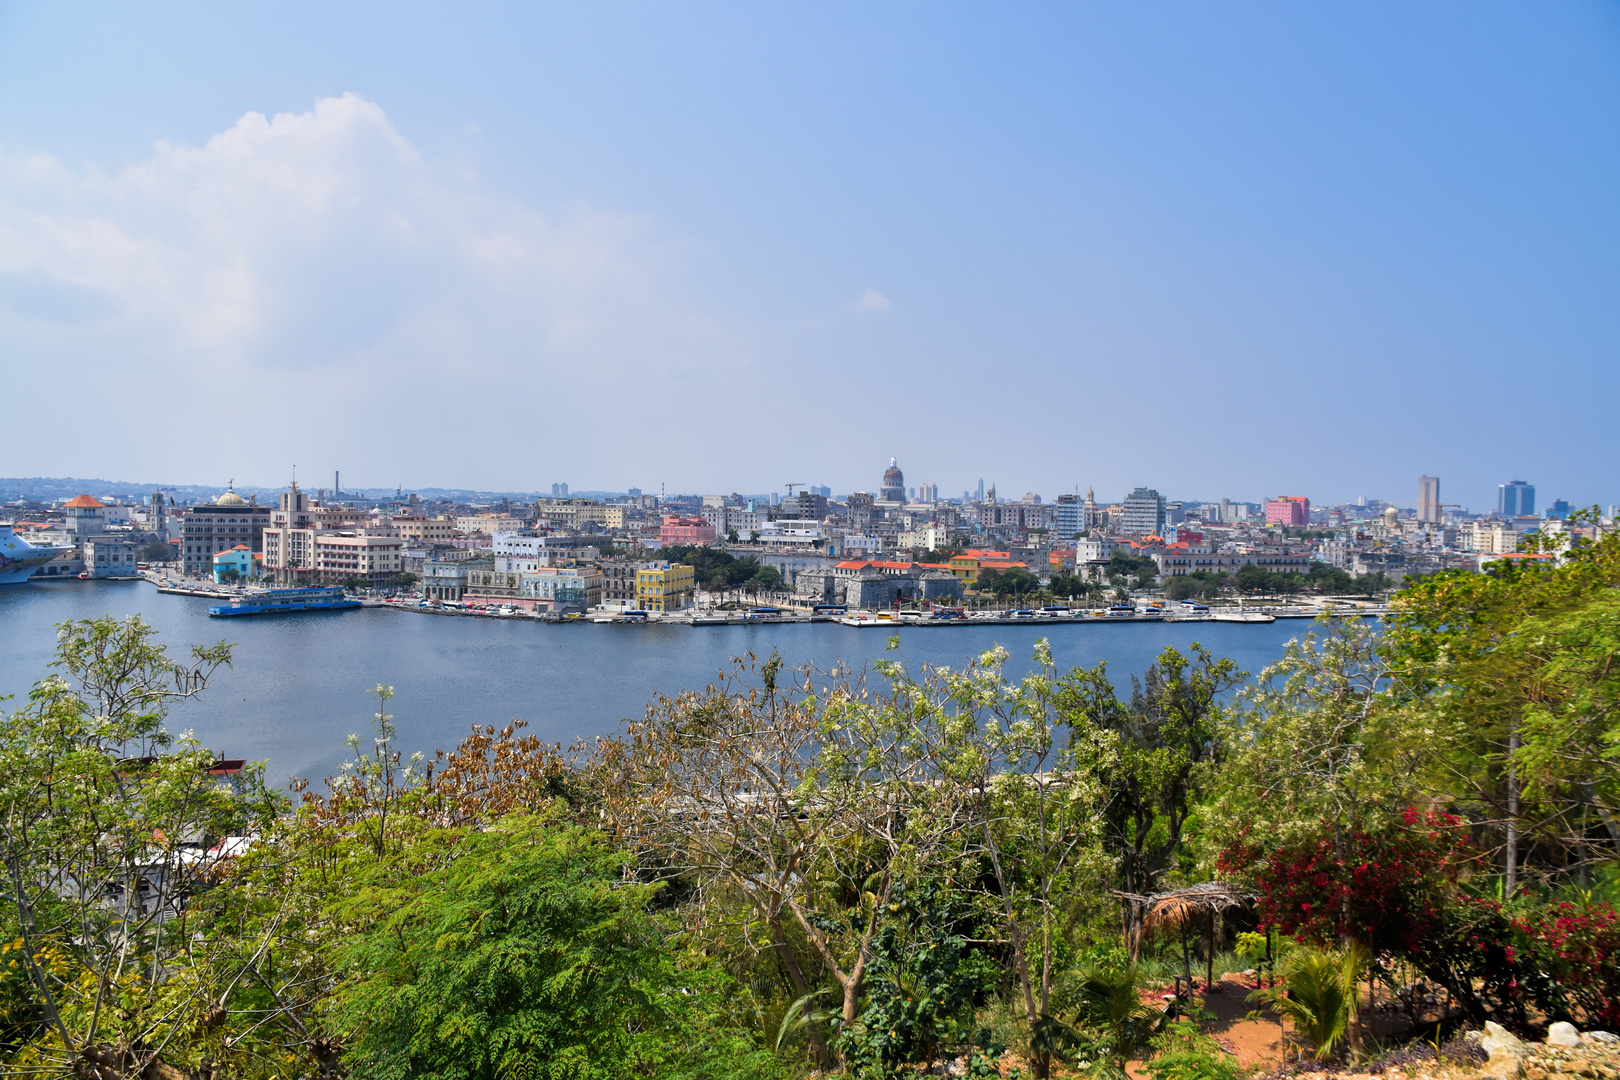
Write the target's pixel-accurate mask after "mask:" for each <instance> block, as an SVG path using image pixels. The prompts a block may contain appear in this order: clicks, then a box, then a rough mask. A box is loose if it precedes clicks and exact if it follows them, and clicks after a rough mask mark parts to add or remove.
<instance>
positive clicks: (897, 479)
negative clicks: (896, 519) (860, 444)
mask: <svg viewBox="0 0 1620 1080" xmlns="http://www.w3.org/2000/svg"><path fill="white" fill-rule="evenodd" d="M878 499H879V500H880V501H882V502H892V503H903V502H905V501H906V474H905V473H903V472H901V471H900V465H899V463H898V462H897V461H896V460H895V459H894V458H890V459H889V467H888V468H887V469H884V470H883V483H882V485H881V486H879V488H878Z"/></svg>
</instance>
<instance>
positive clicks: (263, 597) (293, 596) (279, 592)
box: [208, 585, 360, 616]
mask: <svg viewBox="0 0 1620 1080" xmlns="http://www.w3.org/2000/svg"><path fill="white" fill-rule="evenodd" d="M359 606H360V601H358V600H356V599H355V598H354V597H352V596H350V595H348V594H347V593H345V592H344V591H343V590H342V589H341V588H339V587H338V586H336V585H316V586H312V587H310V588H302V589H262V590H260V591H259V592H254V593H248V594H247V595H246V596H244V597H242V598H241V599H239V600H233V601H231V602H230V603H229V604H216V605H215V606H213V607H211V608H209V609H208V614H209V615H211V616H226V615H273V614H275V613H277V612H283V611H287V612H292V611H343V610H345V609H347V608H357V607H359Z"/></svg>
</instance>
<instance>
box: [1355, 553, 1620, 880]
mask: <svg viewBox="0 0 1620 1080" xmlns="http://www.w3.org/2000/svg"><path fill="white" fill-rule="evenodd" d="M1491 570H1492V572H1491V573H1488V574H1466V575H1465V574H1455V573H1453V574H1441V575H1436V576H1433V577H1428V578H1425V579H1423V580H1422V581H1420V582H1418V583H1417V584H1415V585H1414V586H1413V587H1412V588H1410V589H1407V590H1405V591H1403V592H1402V593H1400V594H1399V595H1398V596H1397V598H1396V600H1395V602H1394V604H1393V608H1394V610H1393V611H1392V613H1391V615H1390V617H1389V618H1388V619H1387V621H1386V628H1387V629H1386V634H1385V644H1384V651H1385V655H1386V657H1387V659H1388V662H1389V664H1390V667H1391V670H1392V672H1393V673H1394V674H1395V675H1396V678H1395V680H1394V682H1393V683H1392V690H1391V693H1390V695H1389V696H1390V700H1391V707H1390V715H1389V725H1388V730H1389V739H1388V747H1389V752H1390V753H1391V754H1392V755H1393V756H1394V757H1395V758H1396V759H1397V760H1398V761H1399V763H1400V767H1402V768H1405V769H1409V770H1410V771H1411V773H1412V775H1413V776H1415V777H1417V778H1418V779H1419V781H1420V783H1422V784H1423V785H1424V787H1425V788H1426V789H1427V790H1428V791H1429V792H1431V793H1433V794H1435V795H1438V796H1441V797H1443V798H1446V799H1449V800H1452V801H1453V804H1454V805H1455V806H1456V807H1457V808H1458V810H1459V811H1460V812H1462V813H1464V814H1466V815H1467V816H1469V817H1471V818H1473V819H1474V820H1476V821H1478V822H1479V823H1480V824H1481V825H1482V826H1484V828H1485V829H1486V830H1488V832H1489V834H1490V835H1492V836H1493V837H1494V839H1495V841H1496V845H1497V851H1498V853H1499V854H1498V859H1499V864H1500V865H1501V867H1502V876H1503V883H1504V888H1505V891H1506V892H1507V893H1508V894H1512V893H1513V892H1514V891H1515V890H1516V889H1517V888H1518V886H1519V883H1520V879H1521V877H1522V876H1523V874H1524V873H1525V872H1526V868H1527V866H1528V867H1529V870H1530V872H1532V873H1535V874H1537V875H1540V876H1546V877H1550V878H1552V879H1554V880H1562V881H1573V882H1576V883H1579V882H1583V881H1586V882H1589V881H1590V880H1591V876H1592V874H1593V873H1594V871H1596V870H1598V869H1601V868H1604V867H1609V866H1615V865H1620V775H1617V773H1616V770H1615V769H1614V768H1612V766H1611V765H1610V762H1612V760H1613V759H1612V753H1611V748H1612V746H1613V745H1614V744H1615V742H1616V741H1620V724H1617V721H1616V714H1615V712H1614V708H1613V705H1614V702H1615V700H1616V697H1617V692H1616V686H1617V681H1620V672H1617V671H1616V667H1615V664H1614V662H1613V658H1614V657H1615V655H1616V631H1615V620H1616V617H1617V615H1616V612H1617V610H1620V609H1617V607H1616V604H1615V591H1614V590H1615V587H1616V586H1617V585H1620V536H1617V535H1615V534H1610V535H1607V536H1605V537H1603V538H1602V539H1601V540H1599V541H1598V542H1596V543H1593V544H1582V545H1576V546H1573V547H1572V548H1571V550H1570V551H1569V552H1568V553H1567V554H1566V555H1565V556H1564V558H1563V561H1562V563H1561V564H1558V565H1552V566H1528V567H1507V566H1502V565H1501V564H1493V565H1492V567H1491Z"/></svg>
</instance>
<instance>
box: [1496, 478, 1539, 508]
mask: <svg viewBox="0 0 1620 1080" xmlns="http://www.w3.org/2000/svg"><path fill="white" fill-rule="evenodd" d="M1496 512H1497V513H1498V514H1501V515H1502V516H1503V517H1532V516H1534V515H1535V512H1536V486H1535V485H1534V484H1527V483H1525V482H1524V481H1523V480H1509V481H1508V482H1507V483H1505V484H1503V485H1502V486H1501V487H1499V488H1497V489H1496Z"/></svg>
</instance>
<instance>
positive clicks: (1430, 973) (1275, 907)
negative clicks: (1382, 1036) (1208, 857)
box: [1217, 809, 1620, 1027]
mask: <svg viewBox="0 0 1620 1080" xmlns="http://www.w3.org/2000/svg"><path fill="white" fill-rule="evenodd" d="M1461 825H1462V823H1461V821H1460V820H1459V819H1457V818H1455V817H1453V816H1452V815H1450V814H1442V813H1427V814H1422V813H1419V812H1418V811H1417V810H1414V809H1408V810H1407V811H1406V813H1405V814H1404V815H1403V817H1402V820H1401V821H1400V822H1399V823H1394V822H1391V823H1390V824H1388V825H1387V826H1385V827H1383V828H1378V829H1368V830H1362V831H1356V832H1341V833H1339V834H1337V835H1335V833H1334V830H1333V828H1332V827H1331V825H1330V824H1329V823H1327V822H1324V823H1323V824H1322V827H1321V830H1320V831H1319V832H1317V833H1316V834H1315V835H1312V836H1310V837H1307V838H1305V839H1303V840H1299V841H1294V842H1288V843H1275V844H1272V845H1270V846H1267V845H1265V844H1263V843H1262V842H1260V841H1259V840H1257V839H1256V838H1255V837H1254V836H1253V835H1252V834H1251V835H1245V836H1242V837H1240V838H1239V839H1238V840H1236V841H1234V842H1232V843H1231V844H1228V845H1227V847H1226V848H1225V849H1224V850H1223V851H1222V852H1221V854H1220V856H1219V859H1218V860H1217V865H1218V866H1219V867H1220V870H1221V873H1222V874H1225V875H1229V876H1232V877H1238V878H1242V879H1244V880H1247V881H1249V882H1250V883H1251V884H1253V886H1254V887H1255V889H1256V891H1257V892H1258V893H1259V894H1260V900H1259V904H1258V907H1259V909H1260V917H1261V919H1262V921H1263V922H1264V923H1266V924H1267V925H1269V926H1272V927H1275V928H1276V929H1278V930H1280V931H1282V932H1283V933H1285V934H1289V935H1292V936H1293V937H1296V938H1298V939H1300V940H1302V941H1309V942H1314V943H1318V944H1328V945H1331V944H1334V943H1337V942H1338V941H1341V940H1343V939H1345V938H1353V939H1355V940H1356V941H1359V942H1361V943H1362V944H1364V945H1366V946H1367V947H1369V948H1371V949H1372V950H1373V951H1374V952H1377V953H1384V954H1389V955H1395V956H1400V957H1402V958H1404V959H1406V960H1409V961H1411V962H1412V963H1413V964H1414V965H1415V966H1416V967H1417V968H1418V969H1419V970H1421V971H1422V972H1423V973H1424V975H1425V976H1426V977H1428V978H1430V979H1433V980H1434V981H1435V982H1437V983H1439V984H1440V985H1441V986H1444V987H1445V988H1446V989H1447V990H1448V991H1449V992H1450V995H1451V997H1452V1000H1453V1001H1454V1002H1455V1003H1456V1004H1458V1005H1459V1006H1461V1008H1462V1009H1463V1010H1464V1012H1466V1013H1467V1014H1468V1015H1469V1016H1470V1017H1471V1018H1472V1019H1473V1020H1474V1022H1476V1023H1480V1022H1483V1021H1484V1020H1486V1019H1497V1020H1500V1021H1502V1022H1504V1023H1508V1024H1510V1025H1516V1026H1523V1024H1524V1023H1525V1020H1526V1007H1527V1006H1528V1005H1530V1004H1532V1003H1533V1004H1534V1005H1535V1006H1536V1007H1537V1008H1538V1009H1540V1010H1541V1011H1542V1012H1544V1013H1545V1014H1546V1015H1547V1016H1548V1017H1550V1018H1551V1019H1555V1020H1558V1019H1568V1020H1575V1021H1578V1022H1583V1023H1585V1024H1593V1023H1601V1024H1604V1025H1606V1026H1611V1027H1614V1026H1620V913H1617V912H1616V911H1615V910H1614V908H1613V907H1611V906H1609V905H1608V904H1587V905H1576V904H1571V903H1556V904H1551V905H1536V904H1534V903H1530V902H1523V903H1516V904H1515V906H1514V908H1513V909H1511V910H1510V909H1508V908H1506V907H1504V906H1503V905H1501V904H1499V903H1497V902H1496V901H1494V900H1482V899H1479V898H1476V897H1469V896H1465V895H1462V894H1460V893H1459V892H1458V890H1457V889H1456V888H1455V884H1456V881H1457V879H1458V877H1459V876H1460V874H1461V872H1462V871H1463V870H1464V869H1465V868H1467V867H1468V866H1469V865H1470V864H1472V863H1473V862H1475V861H1476V860H1477V859H1478V858H1479V856H1478V853H1477V852H1476V851H1475V850H1474V849H1473V848H1471V847H1470V846H1469V845H1468V844H1467V842H1466V841H1465V840H1463V838H1462V828H1461Z"/></svg>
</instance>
